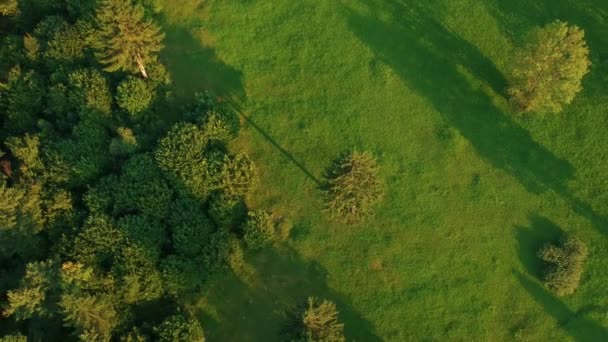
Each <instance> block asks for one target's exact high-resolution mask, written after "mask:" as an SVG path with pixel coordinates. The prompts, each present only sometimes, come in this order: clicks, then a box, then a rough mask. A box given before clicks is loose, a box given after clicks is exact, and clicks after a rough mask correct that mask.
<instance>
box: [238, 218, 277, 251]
mask: <svg viewBox="0 0 608 342" xmlns="http://www.w3.org/2000/svg"><path fill="white" fill-rule="evenodd" d="M275 226H276V225H275V220H274V218H273V217H272V215H271V214H270V213H268V212H265V211H263V210H258V211H252V212H249V214H248V217H247V220H246V221H245V224H244V225H243V231H244V233H245V234H244V236H243V240H244V241H245V243H246V244H247V247H248V248H250V249H260V248H262V247H265V246H267V245H268V244H269V243H270V242H272V240H273V239H274V238H275V235H276V230H275Z"/></svg>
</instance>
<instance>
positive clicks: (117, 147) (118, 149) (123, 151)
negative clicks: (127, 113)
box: [110, 127, 138, 157]
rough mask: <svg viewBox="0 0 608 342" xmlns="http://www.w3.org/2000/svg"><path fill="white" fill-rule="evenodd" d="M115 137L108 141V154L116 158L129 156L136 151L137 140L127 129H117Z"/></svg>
mask: <svg viewBox="0 0 608 342" xmlns="http://www.w3.org/2000/svg"><path fill="white" fill-rule="evenodd" d="M116 134H117V136H116V137H114V138H112V141H110V154H111V155H113V156H118V157H126V156H130V155H132V154H133V153H135V151H136V150H137V147H138V143H137V138H136V137H135V135H134V134H133V131H132V130H131V129H130V128H127V127H118V128H117V129H116Z"/></svg>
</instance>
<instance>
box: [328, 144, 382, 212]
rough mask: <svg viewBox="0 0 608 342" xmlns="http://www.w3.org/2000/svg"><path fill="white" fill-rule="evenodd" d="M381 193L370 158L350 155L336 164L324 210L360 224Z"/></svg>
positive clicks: (330, 178) (377, 177)
mask: <svg viewBox="0 0 608 342" xmlns="http://www.w3.org/2000/svg"><path fill="white" fill-rule="evenodd" d="M383 194H384V182H383V181H382V179H380V175H379V169H378V165H377V163H376V160H375V159H374V157H373V156H372V155H371V154H369V153H367V152H364V153H360V152H353V153H350V154H349V155H347V156H345V157H344V158H341V159H340V160H338V161H337V162H336V165H335V167H334V169H333V170H332V171H331V174H330V175H329V179H328V190H327V202H326V205H327V209H328V210H329V212H330V213H331V214H332V215H334V216H335V217H337V218H338V219H340V220H343V221H345V222H348V223H354V222H358V221H361V220H362V219H363V218H365V217H366V216H368V215H369V214H370V213H371V212H372V209H373V207H374V206H375V205H376V204H377V203H378V202H380V200H381V198H382V196H383Z"/></svg>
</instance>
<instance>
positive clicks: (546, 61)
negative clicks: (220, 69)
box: [508, 21, 591, 113]
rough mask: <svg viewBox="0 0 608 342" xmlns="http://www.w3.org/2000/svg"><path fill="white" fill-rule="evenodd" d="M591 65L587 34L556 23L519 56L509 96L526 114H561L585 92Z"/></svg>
mask: <svg viewBox="0 0 608 342" xmlns="http://www.w3.org/2000/svg"><path fill="white" fill-rule="evenodd" d="M590 65H591V62H590V60H589V49H588V48H587V45H586V43H585V34H584V31H583V30H582V29H581V28H579V27H577V26H575V25H568V24H567V23H565V22H562V21H555V22H553V23H550V24H548V25H546V26H545V27H543V28H539V29H536V30H535V31H533V32H532V33H531V34H530V36H529V37H528V40H527V42H526V44H525V45H524V46H523V47H521V48H519V49H518V50H517V51H516V52H515V54H514V58H513V63H512V65H511V68H510V70H511V74H510V86H509V89H508V95H509V96H510V97H511V101H512V102H513V103H514V104H515V106H516V107H517V109H518V110H520V111H523V112H552V113H556V112H560V111H561V110H562V109H563V107H564V106H566V105H568V104H570V103H571V102H572V100H574V97H575V96H576V94H577V93H578V92H579V91H580V90H581V89H582V85H581V82H582V79H583V76H585V75H586V74H587V73H588V72H589V66H590Z"/></svg>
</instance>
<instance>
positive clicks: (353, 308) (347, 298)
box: [162, 0, 608, 341]
mask: <svg viewBox="0 0 608 342" xmlns="http://www.w3.org/2000/svg"><path fill="white" fill-rule="evenodd" d="M554 19H561V20H565V21H568V22H569V23H572V24H576V25H578V26H580V27H581V28H583V29H584V30H585V32H586V37H587V42H588V45H589V48H590V50H591V59H592V62H593V66H592V69H591V72H590V73H589V74H588V75H587V76H586V77H585V79H584V90H583V91H582V92H581V93H579V95H578V96H577V98H576V99H575V101H574V103H573V104H571V105H570V106H568V107H567V108H566V110H564V111H563V112H562V113H560V114H555V115H541V114H529V115H519V114H515V113H514V112H513V111H512V110H511V109H510V107H509V106H508V103H507V101H506V99H505V97H504V90H505V88H506V80H505V75H506V74H507V73H508V71H509V58H510V55H511V52H512V49H513V47H514V46H516V45H517V44H518V43H520V42H521V41H522V39H523V37H524V35H525V33H526V32H528V31H529V30H530V29H532V28H533V27H535V26H538V25H544V24H546V23H548V22H550V21H552V20H554ZM162 22H163V26H164V29H165V31H166V32H167V38H166V48H165V51H164V54H163V61H164V62H166V64H167V65H168V67H169V70H170V71H171V73H172V77H173V80H174V83H175V85H176V87H177V89H178V90H177V91H178V94H177V95H178V96H180V97H184V98H187V97H191V96H193V94H194V93H196V92H201V91H204V90H210V91H212V92H214V93H216V94H219V95H221V96H222V97H223V98H225V99H227V100H230V101H233V102H234V103H235V105H236V106H238V107H239V108H240V109H241V111H242V113H243V115H244V117H243V123H244V125H243V130H242V133H241V136H240V138H239V139H238V141H237V142H236V143H235V144H234V146H232V148H234V150H235V151H238V150H244V151H247V152H248V153H249V154H250V155H251V156H252V158H253V159H254V160H255V162H256V164H257V166H258V169H259V174H260V182H259V185H258V187H257V191H256V192H255V194H254V195H253V196H252V197H251V200H250V203H249V205H250V206H251V207H255V208H257V207H259V208H267V209H270V210H272V211H274V212H275V213H276V214H277V215H279V216H280V217H281V224H280V229H281V234H282V237H283V241H281V242H280V243H277V244H276V246H274V248H270V249H267V250H264V251H262V252H260V253H257V254H252V255H245V256H244V257H243V260H240V261H239V260H234V261H233V266H234V267H233V269H234V270H233V271H231V272H230V273H229V274H223V275H221V276H218V277H217V278H216V279H213V280H212V281H211V284H210V286H209V287H208V288H206V289H205V290H204V292H203V293H200V296H198V297H196V298H192V299H191V305H193V306H196V307H197V308H198V309H199V312H200V315H201V317H202V323H203V326H204V327H205V331H206V335H207V337H208V340H210V341H271V340H274V339H276V338H277V335H278V332H279V330H280V329H281V324H282V323H283V322H284V320H285V315H286V312H287V311H289V310H290V309H291V308H292V307H293V306H294V305H296V304H298V303H300V302H302V301H303V300H304V299H305V298H306V297H307V296H309V295H314V296H318V297H323V298H328V299H331V300H334V301H335V302H336V303H337V305H338V308H339V310H340V314H341V319H342V320H343V321H344V323H345V325H346V327H345V331H346V336H347V339H348V340H356V341H374V340H387V341H408V340H467V341H473V340H475V341H480V340H483V341H512V340H516V339H520V340H524V341H526V340H527V341H541V340H545V341H563V340H574V341H592V340H595V341H600V340H606V339H608V287H607V286H606V284H607V283H608V267H607V265H608V249H607V248H608V135H607V134H606V129H607V128H608V92H607V91H606V89H608V2H606V1H604V0H578V1H574V0H539V1H525V0H509V1H507V0H483V1H480V0H429V1H413V0H409V1H404V0H393V1H391V0H341V1H338V0H334V1H331V0H329V1H312V0H298V1H293V0H272V1H255V0H204V1H203V0H171V1H169V0H167V1H166V4H165V9H164V13H163V18H162ZM348 149H357V150H369V151H371V152H373V153H374V154H375V155H376V156H377V158H378V161H379V163H380V166H381V168H382V174H383V177H384V178H385V179H386V181H387V185H388V191H387V195H386V197H385V198H384V201H383V203H382V205H381V206H379V207H378V208H377V211H376V212H377V213H376V215H375V216H374V217H373V218H372V219H369V220H367V221H366V222H364V223H362V224H359V225H355V226H347V225H342V224H339V223H336V222H333V221H331V220H329V219H328V218H327V217H326V215H324V214H323V193H322V192H321V191H320V188H321V187H322V185H323V183H324V174H325V173H326V170H327V168H328V167H329V166H330V165H331V163H332V161H333V160H335V159H336V158H337V157H338V156H339V155H340V154H341V153H342V152H344V151H346V150H348ZM563 232H570V233H575V234H576V236H578V237H579V238H580V239H582V240H583V241H585V242H586V243H587V245H588V246H589V249H590V257H589V260H588V263H587V266H586V270H585V273H584V275H583V279H582V282H581V286H580V287H579V289H578V291H577V292H576V293H575V294H573V295H570V296H566V297H564V298H557V297H555V296H554V295H552V294H551V293H550V292H548V291H547V290H546V289H545V288H544V287H543V285H542V283H541V282H540V281H539V268H540V264H539V260H538V258H537V257H536V251H537V249H538V248H539V247H540V246H542V245H543V244H544V243H545V242H548V241H553V240H555V239H557V238H558V237H559V236H560V234H562V233H563Z"/></svg>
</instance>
